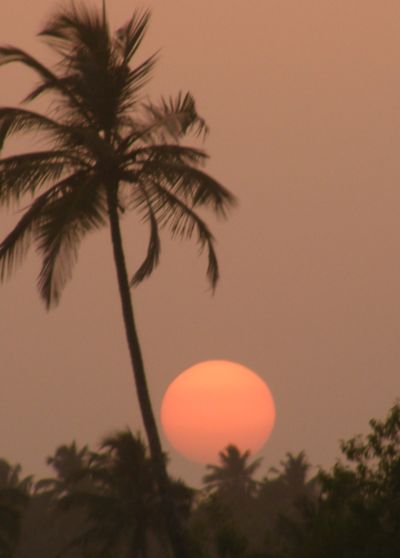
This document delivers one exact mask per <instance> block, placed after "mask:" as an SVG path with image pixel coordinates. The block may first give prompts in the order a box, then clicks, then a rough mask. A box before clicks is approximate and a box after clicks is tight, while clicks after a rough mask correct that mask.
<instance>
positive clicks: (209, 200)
mask: <svg viewBox="0 0 400 558" xmlns="http://www.w3.org/2000/svg"><path fill="white" fill-rule="evenodd" d="M142 172H143V176H145V175H146V174H147V173H148V175H149V177H150V179H151V177H158V179H159V180H160V181H162V182H163V183H167V184H168V187H169V188H170V190H171V191H173V192H175V193H177V194H179V195H181V196H183V197H184V198H185V199H186V200H190V202H191V204H192V206H193V207H196V206H200V205H208V206H211V207H212V209H213V210H214V211H215V212H216V213H217V214H219V215H222V216H224V215H225V213H226V210H227V208H228V207H231V206H233V205H235V203H236V200H235V197H234V196H233V195H232V194H231V193H230V192H229V191H228V190H227V189H226V188H224V187H223V186H222V185H221V184H220V183H219V182H217V181H216V180H214V179H213V178H212V177H211V176H210V175H208V174H206V173H205V172H203V171H201V170H200V169H197V168H195V167H193V166H190V165H185V164H180V163H169V162H164V161H151V160H150V161H146V162H145V163H144V165H143V171H142Z"/></svg>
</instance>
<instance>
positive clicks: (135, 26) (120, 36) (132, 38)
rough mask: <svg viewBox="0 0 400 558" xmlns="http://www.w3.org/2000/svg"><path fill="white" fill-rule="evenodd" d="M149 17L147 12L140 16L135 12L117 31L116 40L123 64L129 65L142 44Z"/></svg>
mask: <svg viewBox="0 0 400 558" xmlns="http://www.w3.org/2000/svg"><path fill="white" fill-rule="evenodd" d="M150 15H151V14H150V11H149V10H146V11H145V12H144V13H142V14H141V13H140V12H136V13H134V14H133V16H132V17H131V19H130V20H129V21H128V22H127V23H126V24H125V25H124V26H123V27H121V28H120V29H118V31H117V34H116V39H117V43H118V46H119V49H120V51H121V55H122V59H123V61H124V63H125V64H129V62H130V61H131V59H132V57H133V56H134V55H135V53H136V52H137V50H138V48H139V47H140V45H141V44H142V41H143V38H144V35H145V33H146V31H147V28H148V25H149V20H150Z"/></svg>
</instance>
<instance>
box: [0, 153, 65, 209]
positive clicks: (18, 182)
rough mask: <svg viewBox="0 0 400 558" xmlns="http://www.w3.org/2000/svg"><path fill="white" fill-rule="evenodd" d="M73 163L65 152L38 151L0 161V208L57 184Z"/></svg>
mask: <svg viewBox="0 0 400 558" xmlns="http://www.w3.org/2000/svg"><path fill="white" fill-rule="evenodd" d="M75 163H76V160H75V159H73V158H72V157H71V156H70V154H69V153H67V152H66V151H55V150H54V151H38V152H35V153H26V154H22V155H13V156H11V157H7V158H4V159H0V205H1V204H8V203H9V202H10V201H11V200H14V201H19V200H20V198H21V197H22V196H23V195H24V194H27V193H30V194H31V195H34V194H35V192H36V189H37V188H39V187H41V186H42V185H44V184H46V183H47V182H49V181H54V180H57V179H58V178H59V177H60V175H61V174H62V173H63V172H65V171H66V170H67V169H68V168H70V167H73V166H74V164H75Z"/></svg>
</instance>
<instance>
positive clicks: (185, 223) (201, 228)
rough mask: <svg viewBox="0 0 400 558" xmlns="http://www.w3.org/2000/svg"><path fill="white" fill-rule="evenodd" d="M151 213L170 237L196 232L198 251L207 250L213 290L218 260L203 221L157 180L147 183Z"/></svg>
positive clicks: (209, 275) (217, 273)
mask: <svg viewBox="0 0 400 558" xmlns="http://www.w3.org/2000/svg"><path fill="white" fill-rule="evenodd" d="M147 191H148V194H149V199H150V203H151V206H152V209H153V214H154V216H155V217H156V219H157V222H158V224H159V225H160V226H161V227H167V228H168V230H169V231H170V233H171V235H172V238H174V237H180V238H191V236H192V235H193V232H194V231H196V233H197V242H198V244H199V245H200V251H203V249H206V250H207V257H208V266H207V277H208V279H209V281H210V284H211V288H212V289H213V290H214V289H215V286H216V284H217V281H218V277H219V270H218V261H217V256H216V253H215V249H214V237H213V235H212V234H211V232H210V230H209V229H208V227H207V225H206V224H205V222H204V221H203V220H202V219H201V218H200V217H199V216H198V215H197V214H196V213H195V212H194V211H193V210H192V209H190V208H189V207H188V206H187V205H185V204H184V203H183V202H182V201H181V200H180V199H179V198H178V197H177V196H176V195H174V194H173V193H172V192H170V191H168V190H167V189H165V188H164V187H163V186H161V185H160V184H159V183H157V182H153V183H152V184H151V186H149V185H147Z"/></svg>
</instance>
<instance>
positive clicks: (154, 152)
mask: <svg viewBox="0 0 400 558" xmlns="http://www.w3.org/2000/svg"><path fill="white" fill-rule="evenodd" d="M123 159H124V162H125V164H126V165H129V163H137V162H146V161H153V162H157V161H161V162H162V163H170V164H173V163H180V164H193V163H195V164H199V163H203V162H204V161H205V160H206V159H208V155H207V154H206V153H205V152H204V151H203V150H202V149H198V148H196V147H185V146H182V145H177V144H169V143H165V144H157V145H146V146H144V147H138V148H136V149H132V150H131V151H128V152H127V153H126V155H125V156H124V158H123Z"/></svg>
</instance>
